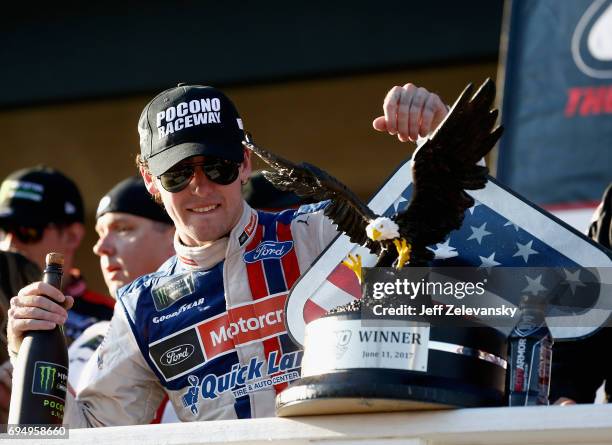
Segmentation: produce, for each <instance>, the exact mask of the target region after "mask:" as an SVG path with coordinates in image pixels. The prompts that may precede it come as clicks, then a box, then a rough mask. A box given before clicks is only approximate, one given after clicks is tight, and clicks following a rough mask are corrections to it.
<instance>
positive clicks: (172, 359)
mask: <svg viewBox="0 0 612 445" xmlns="http://www.w3.org/2000/svg"><path fill="white" fill-rule="evenodd" d="M194 350H195V348H194V347H193V345H190V344H185V345H179V346H175V347H174V348H172V349H168V350H167V351H166V352H164V353H163V354H162V356H161V359H160V361H161V363H162V365H164V366H174V365H176V364H179V363H181V362H184V361H185V360H187V359H188V358H189V357H191V356H192V354H193V351H194Z"/></svg>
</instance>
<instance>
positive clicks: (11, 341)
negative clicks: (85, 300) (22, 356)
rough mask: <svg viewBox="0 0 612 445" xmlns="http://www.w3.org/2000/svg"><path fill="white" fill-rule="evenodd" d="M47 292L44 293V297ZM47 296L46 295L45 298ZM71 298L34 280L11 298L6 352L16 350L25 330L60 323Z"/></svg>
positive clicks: (49, 327) (44, 327) (48, 285)
mask: <svg viewBox="0 0 612 445" xmlns="http://www.w3.org/2000/svg"><path fill="white" fill-rule="evenodd" d="M45 295H46V296H45ZM47 297H48V298H47ZM73 303H74V299H73V298H72V297H71V296H68V295H66V296H65V295H64V294H62V293H61V292H60V291H59V290H57V289H56V288H54V287H53V286H51V285H50V284H47V283H43V282H42V281H37V282H35V283H31V284H29V285H28V286H26V287H24V288H23V289H21V290H20V291H19V294H18V295H17V296H16V297H13V298H11V307H10V309H9V311H8V315H9V317H8V325H7V337H8V347H9V351H14V352H18V351H19V348H20V347H21V341H22V340H23V335H24V333H25V332H26V331H39V330H50V329H53V328H54V327H55V326H56V325H57V324H60V325H63V324H64V323H65V322H66V318H68V312H66V311H67V310H68V309H70V308H71V307H72V304H73Z"/></svg>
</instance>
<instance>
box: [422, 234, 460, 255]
mask: <svg viewBox="0 0 612 445" xmlns="http://www.w3.org/2000/svg"><path fill="white" fill-rule="evenodd" d="M428 249H429V250H431V251H432V252H433V253H434V254H435V255H436V256H435V259H437V260H445V259H448V258H452V257H455V256H457V255H459V252H457V249H455V248H454V247H453V246H451V245H450V238H447V239H446V241H445V242H444V243H438V244H436V247H435V248H431V247H428Z"/></svg>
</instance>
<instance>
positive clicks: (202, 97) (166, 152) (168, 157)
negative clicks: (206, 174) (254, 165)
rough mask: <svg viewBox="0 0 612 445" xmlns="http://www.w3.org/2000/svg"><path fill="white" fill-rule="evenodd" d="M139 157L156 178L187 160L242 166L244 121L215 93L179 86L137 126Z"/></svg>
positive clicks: (155, 102) (160, 99) (159, 97)
mask: <svg viewBox="0 0 612 445" xmlns="http://www.w3.org/2000/svg"><path fill="white" fill-rule="evenodd" d="M138 133H139V135H140V154H141V157H142V159H143V160H144V161H146V162H147V164H148V166H149V170H150V171H151V173H152V174H153V175H154V176H159V175H161V174H162V173H164V172H166V171H168V170H169V169H170V168H172V167H173V166H174V165H176V164H177V163H179V162H180V161H182V160H183V159H185V158H188V157H190V156H196V155H205V156H216V157H219V158H223V159H227V160H230V161H234V162H242V160H243V158H244V149H243V146H242V141H243V140H244V130H243V126H242V119H240V116H239V115H238V111H237V110H236V107H235V106H234V104H233V103H232V101H231V100H229V98H228V97H227V96H226V95H225V94H223V93H222V92H221V91H219V90H217V89H216V88H213V87H209V86H201V85H185V84H179V85H178V86H177V87H175V88H170V89H169V90H166V91H164V92H162V93H160V94H158V95H157V96H156V97H155V98H154V99H153V100H152V101H151V102H149V103H148V104H147V106H146V107H145V108H144V110H143V111H142V114H141V115H140V120H139V121H138Z"/></svg>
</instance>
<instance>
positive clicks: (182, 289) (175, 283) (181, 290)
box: [151, 272, 195, 312]
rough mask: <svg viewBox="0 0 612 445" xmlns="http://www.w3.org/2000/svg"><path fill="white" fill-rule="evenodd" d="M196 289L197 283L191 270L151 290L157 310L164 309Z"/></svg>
mask: <svg viewBox="0 0 612 445" xmlns="http://www.w3.org/2000/svg"><path fill="white" fill-rule="evenodd" d="M194 290H195V284H194V280H193V274H192V273H191V272H190V273H187V274H185V275H181V276H179V277H176V278H173V279H171V280H170V281H167V282H166V283H164V284H162V285H161V286H159V287H156V288H154V289H153V290H152V291H151V295H152V297H153V303H154V304H155V309H157V312H159V311H163V310H164V309H166V308H167V307H170V306H172V305H173V304H174V303H176V302H177V301H179V300H180V299H181V298H183V297H185V296H187V295H190V294H192V293H193V291H194Z"/></svg>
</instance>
